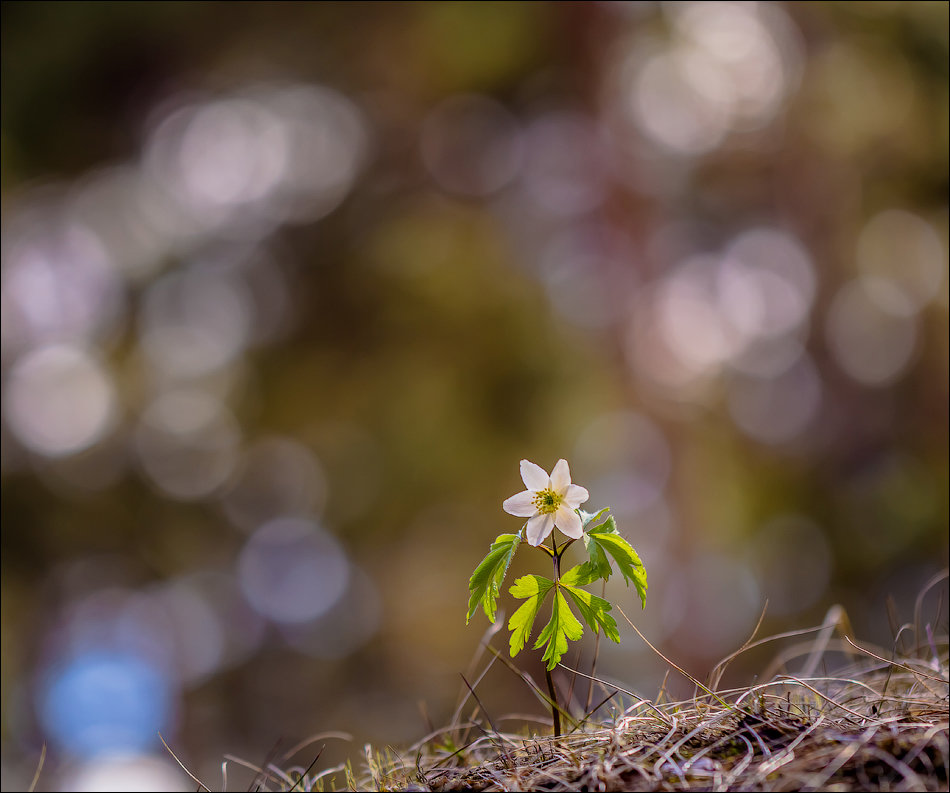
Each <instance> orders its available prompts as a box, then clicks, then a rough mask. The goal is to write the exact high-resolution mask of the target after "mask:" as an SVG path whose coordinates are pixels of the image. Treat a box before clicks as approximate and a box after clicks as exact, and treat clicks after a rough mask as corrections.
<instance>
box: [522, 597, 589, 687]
mask: <svg viewBox="0 0 950 793" xmlns="http://www.w3.org/2000/svg"><path fill="white" fill-rule="evenodd" d="M583 634H584V626H583V625H581V624H580V622H579V621H578V619H577V617H575V616H574V612H573V611H571V607H570V606H569V605H568V604H567V600H565V599H564V594H563V593H562V592H561V588H560V587H558V588H557V591H556V592H555V594H554V601H553V602H552V605H551V619H550V620H549V621H548V624H547V625H545V626H544V627H543V628H542V629H541V633H539V634H538V640H537V641H536V642H535V643H534V646H535V649H537V648H538V647H540V646H541V645H542V644H544V643H545V642H546V643H547V647H546V648H545V649H544V655H542V656H541V660H542V661H547V662H548V669H554V667H555V666H557V663H558V661H560V660H561V656H563V655H564V653H566V652H567V640H568V639H570V640H571V641H577V640H578V639H580V638H581V636H583Z"/></svg>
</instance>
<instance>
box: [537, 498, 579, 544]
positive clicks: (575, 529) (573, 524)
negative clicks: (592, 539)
mask: <svg viewBox="0 0 950 793" xmlns="http://www.w3.org/2000/svg"><path fill="white" fill-rule="evenodd" d="M530 523H531V522H530V521H529V522H528V527H529V529H530ZM554 524H555V525H556V526H557V527H558V528H559V529H560V530H561V533H562V534H564V535H565V536H567V537H571V538H573V539H575V540H579V539H580V538H581V537H583V536H584V528H583V526H581V519H580V517H579V516H578V514H577V513H576V512H574V510H572V509H568V508H567V507H565V506H564V505H563V504H561V506H559V507H558V508H557V512H555V513H554Z"/></svg>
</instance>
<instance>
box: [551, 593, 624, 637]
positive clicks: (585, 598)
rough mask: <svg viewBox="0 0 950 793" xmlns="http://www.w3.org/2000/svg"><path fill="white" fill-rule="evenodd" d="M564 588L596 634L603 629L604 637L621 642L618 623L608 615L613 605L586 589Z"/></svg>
mask: <svg viewBox="0 0 950 793" xmlns="http://www.w3.org/2000/svg"><path fill="white" fill-rule="evenodd" d="M562 583H563V580H562ZM564 588H565V589H566V590H567V594H569V595H570V596H571V599H572V600H573V601H574V603H575V604H576V605H577V608H578V610H579V611H580V613H581V616H582V617H583V618H584V621H585V622H586V623H587V624H588V625H589V626H590V628H591V630H592V631H594V633H598V632H599V631H600V629H601V628H603V629H604V636H606V637H607V638H608V639H611V640H612V641H615V642H617V643H619V642H620V631H618V630H617V621H616V620H615V619H614V618H613V617H611V616H610V614H608V613H607V612H608V611H610V609H611V605H610V603H609V602H608V601H606V600H604V599H603V598H601V597H597V595H592V594H591V593H590V592H588V591H587V590H586V589H577V588H575V587H572V586H566V585H565V586H564Z"/></svg>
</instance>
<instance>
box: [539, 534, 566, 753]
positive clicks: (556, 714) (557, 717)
mask: <svg viewBox="0 0 950 793" xmlns="http://www.w3.org/2000/svg"><path fill="white" fill-rule="evenodd" d="M564 547H565V548H566V547H567V546H564ZM551 551H552V552H551V556H552V558H553V559H554V587H555V595H556V593H557V585H558V582H559V581H560V580H561V554H560V553H558V550H557V540H556V539H555V538H554V532H553V531H552V532H551ZM563 552H564V551H563V548H562V549H561V553H563ZM544 677H545V679H546V680H547V681H548V694H550V696H551V721H552V722H553V723H554V737H555V738H560V737H561V708H560V706H559V705H558V701H557V689H556V688H555V687H554V679H553V678H552V677H551V670H550V669H548V667H547V664H545V666H544Z"/></svg>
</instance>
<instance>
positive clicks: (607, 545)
mask: <svg viewBox="0 0 950 793" xmlns="http://www.w3.org/2000/svg"><path fill="white" fill-rule="evenodd" d="M584 544H585V545H586V546H587V553H588V554H589V555H590V561H591V563H592V564H593V565H595V566H596V568H597V571H598V573H599V575H600V577H601V578H603V579H605V580H606V579H607V578H609V577H610V573H611V569H610V560H609V559H608V554H609V555H610V556H611V557H612V558H613V560H614V562H616V564H617V569H618V570H619V571H620V574H621V575H622V576H623V577H624V579H625V580H626V582H627V584H628V585H629V584H630V583H631V582H632V583H633V585H634V586H635V587H636V588H637V594H638V595H639V596H640V603H641V607H646V602H647V571H646V568H644V566H643V562H641V561H640V557H639V556H638V555H637V552H636V551H635V550H633V546H631V545H630V543H628V542H627V541H626V540H625V539H624V538H623V537H622V536H621V535H620V533H619V532H618V531H617V524H616V522H615V521H614V519H613V518H612V517H610V518H607V520H606V521H605V522H604V523H603V524H601V525H600V526H596V527H595V528H593V529H591V530H590V531H588V532H586V533H585V534H584Z"/></svg>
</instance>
